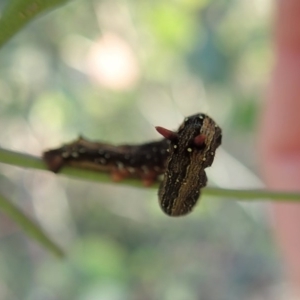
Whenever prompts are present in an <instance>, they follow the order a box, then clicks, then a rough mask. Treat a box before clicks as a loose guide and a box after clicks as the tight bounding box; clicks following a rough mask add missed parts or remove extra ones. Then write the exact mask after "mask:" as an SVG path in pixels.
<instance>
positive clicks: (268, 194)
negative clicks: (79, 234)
mask: <svg viewBox="0 0 300 300" xmlns="http://www.w3.org/2000/svg"><path fill="white" fill-rule="evenodd" d="M0 163H4V164H8V165H11V166H18V167H23V168H31V169H38V170H47V167H46V165H45V164H44V162H43V161H42V159H41V158H39V157H34V156H30V155H27V154H24V153H18V152H13V151H9V150H5V149H1V148H0ZM60 174H62V175H66V176H68V177H75V178H78V179H81V180H89V181H96V182H101V183H106V182H109V183H112V181H111V178H110V176H109V174H106V173H101V172H95V171H90V170H84V169H79V168H74V167H65V168H63V170H62V171H61V172H60ZM117 184H121V185H129V186H135V187H140V188H143V187H144V186H143V185H142V182H141V181H140V180H137V179H125V180H123V181H121V182H118V183H117ZM151 187H152V188H157V187H158V183H157V184H154V185H153V186H151ZM201 193H202V194H203V195H209V196H215V197H222V198H225V197H226V198H237V199H239V200H251V201H261V200H270V201H300V193H299V192H280V191H269V190H263V189H260V190H258V189H252V190H250V189H247V190H234V189H223V188H215V187H206V188H204V189H203V191H202V192H201Z"/></svg>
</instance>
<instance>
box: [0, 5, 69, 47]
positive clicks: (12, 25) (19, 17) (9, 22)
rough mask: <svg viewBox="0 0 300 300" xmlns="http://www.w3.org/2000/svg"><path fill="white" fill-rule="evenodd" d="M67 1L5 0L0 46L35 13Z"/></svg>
mask: <svg viewBox="0 0 300 300" xmlns="http://www.w3.org/2000/svg"><path fill="white" fill-rule="evenodd" d="M67 1H68V0H11V1H7V6H6V8H5V9H4V11H3V13H2V16H1V18H0V47H1V46H2V45H4V44H5V43H6V42H7V41H8V40H9V39H10V38H11V37H12V36H13V35H14V34H16V33H17V32H18V31H19V30H20V29H22V28H23V27H24V26H25V25H26V24H27V23H28V22H30V21H31V20H33V19H34V18H35V17H36V16H37V15H40V14H41V13H42V12H45V11H46V10H49V9H52V8H55V7H56V6H58V5H61V4H63V3H65V2H67Z"/></svg>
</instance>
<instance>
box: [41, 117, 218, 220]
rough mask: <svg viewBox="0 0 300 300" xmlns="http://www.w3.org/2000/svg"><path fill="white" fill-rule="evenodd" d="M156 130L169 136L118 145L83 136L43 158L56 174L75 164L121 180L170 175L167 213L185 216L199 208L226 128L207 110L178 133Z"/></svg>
mask: <svg viewBox="0 0 300 300" xmlns="http://www.w3.org/2000/svg"><path fill="white" fill-rule="evenodd" d="M156 129H157V131H158V132H159V133H160V134H162V135H163V136H164V137H165V138H164V139H163V140H160V141H156V142H150V143H145V144H142V145H120V146H112V145H109V144H105V143H98V142H92V141H88V140H86V139H84V138H82V137H80V138H79V139H78V140H76V141H74V142H72V143H69V144H66V145H64V146H62V147H61V148H58V149H54V150H49V151H46V152H44V153H43V159H44V161H45V162H46V164H47V166H48V168H49V169H50V170H51V171H53V172H59V170H60V169H61V168H62V167H63V166H65V165H71V166H77V167H81V168H87V169H93V170H97V171H101V172H108V173H110V174H111V175H112V178H113V180H115V181H119V180H122V179H124V178H127V177H130V178H139V179H141V180H142V181H143V183H144V185H146V186H149V185H151V184H152V183H153V182H155V181H157V180H158V177H159V176H160V175H162V174H164V179H163V181H162V182H161V184H160V187H159V200H160V205H161V207H162V209H163V211H164V212H165V213H166V214H168V215H170V216H180V215H185V214H187V213H189V212H190V211H191V210H192V209H193V207H194V206H195V204H196V202H197V200H198V198H199V194H200V189H201V188H203V187H204V186H205V185H206V182H207V178H206V174H205V171H204V169H205V168H206V167H208V166H210V165H211V164H212V162H213V159H214V155H215V150H216V149H217V147H218V146H219V145H220V144H221V129H220V128H219V127H218V126H217V125H216V124H215V122H214V121H213V120H212V119H211V118H210V117H208V116H207V115H204V114H196V115H193V116H191V117H188V118H186V119H185V121H184V123H183V124H182V125H181V126H180V127H179V130H178V132H172V131H170V130H167V129H165V128H162V127H156Z"/></svg>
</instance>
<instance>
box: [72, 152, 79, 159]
mask: <svg viewBox="0 0 300 300" xmlns="http://www.w3.org/2000/svg"><path fill="white" fill-rule="evenodd" d="M71 155H72V157H74V158H77V157H78V156H79V154H78V153H77V152H75V151H74V152H72V153H71Z"/></svg>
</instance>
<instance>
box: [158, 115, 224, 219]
mask: <svg viewBox="0 0 300 300" xmlns="http://www.w3.org/2000/svg"><path fill="white" fill-rule="evenodd" d="M157 130H158V131H159V132H160V133H161V134H162V135H163V136H164V137H165V138H167V139H169V140H170V142H171V143H170V146H169V156H168V158H167V163H166V171H165V173H164V178H163V181H162V182H161V184H160V187H159V192H158V195H159V201H160V205H161V208H162V210H163V211H164V212H165V213H166V214H167V215H170V216H182V215H186V214H188V213H189V212H191V211H192V209H193V208H194V206H195V204H196V203H197V201H198V198H199V195H200V189H201V188H203V187H205V186H206V183H207V177H206V174H205V170H204V169H205V168H207V167H209V166H211V164H212V163H213V160H214V157H215V151H216V149H217V148H218V147H219V146H220V144H221V141H222V132H221V129H220V127H219V126H218V125H217V124H216V123H215V122H214V121H213V120H212V119H211V118H210V117H208V116H207V115H205V114H197V115H193V116H191V117H188V118H186V119H185V120H184V122H183V124H182V125H181V126H180V127H179V130H178V132H172V131H169V130H167V129H164V128H161V127H158V128H157Z"/></svg>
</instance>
